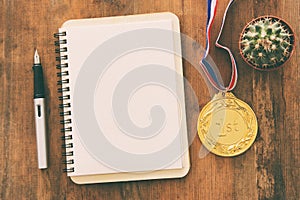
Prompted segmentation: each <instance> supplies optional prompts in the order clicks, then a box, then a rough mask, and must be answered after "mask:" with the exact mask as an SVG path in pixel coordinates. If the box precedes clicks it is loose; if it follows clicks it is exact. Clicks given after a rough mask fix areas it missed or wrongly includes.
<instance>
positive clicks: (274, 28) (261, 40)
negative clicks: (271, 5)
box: [240, 16, 294, 69]
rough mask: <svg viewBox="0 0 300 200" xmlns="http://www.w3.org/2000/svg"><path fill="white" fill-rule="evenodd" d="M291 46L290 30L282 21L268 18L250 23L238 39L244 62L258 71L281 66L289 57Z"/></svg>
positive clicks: (261, 18)
mask: <svg viewBox="0 0 300 200" xmlns="http://www.w3.org/2000/svg"><path fill="white" fill-rule="evenodd" d="M293 46H294V36H293V34H292V31H291V28H290V27H289V26H288V25H287V24H286V23H285V22H283V21H282V20H279V19H278V18H275V17H269V16H263V17H259V18H257V19H254V20H253V21H251V22H250V23H249V24H248V25H247V26H246V27H245V29H244V31H243V33H242V34H241V38H240V50H241V54H242V56H243V57H244V60H246V62H248V63H249V64H251V65H253V66H254V67H255V68H260V69H270V68H275V67H278V66H280V65H282V64H283V63H284V62H285V61H287V60H288V58H289V57H290V56H291V53H292V50H293Z"/></svg>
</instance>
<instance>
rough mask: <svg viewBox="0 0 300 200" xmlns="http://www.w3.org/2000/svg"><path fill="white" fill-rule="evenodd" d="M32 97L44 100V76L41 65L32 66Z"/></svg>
mask: <svg viewBox="0 0 300 200" xmlns="http://www.w3.org/2000/svg"><path fill="white" fill-rule="evenodd" d="M32 69H33V73H34V93H33V94H34V95H33V98H45V87H44V76H43V68H42V65H41V64H34V65H33V67H32Z"/></svg>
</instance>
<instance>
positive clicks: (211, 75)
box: [200, 0, 238, 92]
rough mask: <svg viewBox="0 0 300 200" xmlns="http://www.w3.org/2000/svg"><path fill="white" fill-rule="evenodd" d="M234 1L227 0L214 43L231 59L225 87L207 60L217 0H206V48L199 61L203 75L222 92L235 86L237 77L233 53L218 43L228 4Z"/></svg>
mask: <svg viewBox="0 0 300 200" xmlns="http://www.w3.org/2000/svg"><path fill="white" fill-rule="evenodd" d="M233 3H234V0H231V1H230V2H229V4H228V5H227V7H226V10H225V13H224V16H223V20H222V24H221V28H220V32H219V35H218V38H217V40H216V43H215V45H216V46H217V47H219V48H222V49H224V50H226V51H227V52H228V54H229V56H230V60H231V68H232V73H231V80H230V82H229V85H228V86H227V87H225V86H224V85H223V84H222V83H221V82H220V80H219V79H218V77H217V75H216V73H215V72H214V70H213V68H212V67H211V65H210V64H209V62H208V61H207V56H208V53H209V49H210V32H211V28H212V24H213V22H214V19H215V16H216V12H217V5H218V0H207V13H208V16H207V23H206V48H205V53H204V56H203V58H202V60H201V61H200V65H201V67H202V69H203V71H204V73H205V75H206V76H207V78H208V80H209V82H210V83H211V84H212V86H213V87H214V88H216V89H217V90H219V91H222V92H227V91H231V90H233V89H234V88H235V86H236V83H237V78H238V72H237V65H236V62H235V59H234V56H233V54H232V53H231V51H230V49H229V48H228V47H226V46H223V45H221V44H220V43H219V40H220V37H221V34H222V31H223V27H224V24H225V20H226V16H227V12H228V9H229V8H230V6H231V5H232V4H233Z"/></svg>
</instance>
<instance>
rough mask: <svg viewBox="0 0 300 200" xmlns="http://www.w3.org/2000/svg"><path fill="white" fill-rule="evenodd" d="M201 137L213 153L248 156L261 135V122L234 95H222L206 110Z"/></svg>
mask: <svg viewBox="0 0 300 200" xmlns="http://www.w3.org/2000/svg"><path fill="white" fill-rule="evenodd" d="M197 129H198V135H199V138H200V140H201V142H202V144H203V145H204V146H205V147H206V148H207V149H208V150H209V151H211V152H212V153H214V154H216V155H219V156H224V157H232V156H237V155H240V154H242V153H243V152H245V151H246V150H247V149H249V148H250V146H251V145H252V144H253V142H254V140H255V138H256V135H257V129H258V125H257V119H256V116H255V113H254V112H253V110H252V109H251V107H250V106H249V105H248V104H247V103H245V102H243V101H241V100H240V99H238V98H236V97H235V96H234V95H233V94H232V93H231V92H226V93H222V92H219V93H218V94H216V95H215V97H214V98H213V99H212V100H211V101H210V102H209V103H208V104H207V105H205V106H204V108H203V109H202V110H201V112H200V114H199V118H198V128H197Z"/></svg>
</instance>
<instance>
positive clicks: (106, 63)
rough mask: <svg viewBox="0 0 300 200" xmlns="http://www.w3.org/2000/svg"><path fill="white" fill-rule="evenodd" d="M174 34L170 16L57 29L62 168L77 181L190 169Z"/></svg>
mask: <svg viewBox="0 0 300 200" xmlns="http://www.w3.org/2000/svg"><path fill="white" fill-rule="evenodd" d="M179 33H180V30H179V20H178V18H177V17H176V16H175V15H174V14H172V13H156V14H145V15H132V16H122V17H107V18H94V19H79V20H69V21H67V22H65V23H64V24H63V26H62V27H61V28H59V33H57V34H55V36H56V37H57V39H58V40H57V42H56V45H57V46H58V48H57V50H56V52H57V53H59V56H58V57H57V60H59V61H60V63H59V64H58V65H57V68H59V69H60V72H59V73H58V76H59V77H60V80H59V81H58V84H59V85H60V86H61V87H60V88H59V92H60V93H62V95H61V97H60V101H61V102H60V107H61V108H62V112H61V115H62V116H64V118H63V120H62V121H61V123H62V124H64V128H63V129H62V131H63V132H64V136H63V139H64V141H65V144H64V145H63V146H64V148H65V153H64V156H65V157H66V158H65V160H66V165H67V168H66V170H65V171H66V172H67V174H68V176H70V177H71V179H72V180H73V181H74V182H75V183H79V184H84V183H100V182H116V181H130V180H146V179H158V178H175V177H183V176H185V175H186V174H187V173H188V171H189V167H190V164H189V153H188V140H187V129H186V116H185V102H184V86H183V76H182V60H181V57H180V55H181V44H180V36H179Z"/></svg>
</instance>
